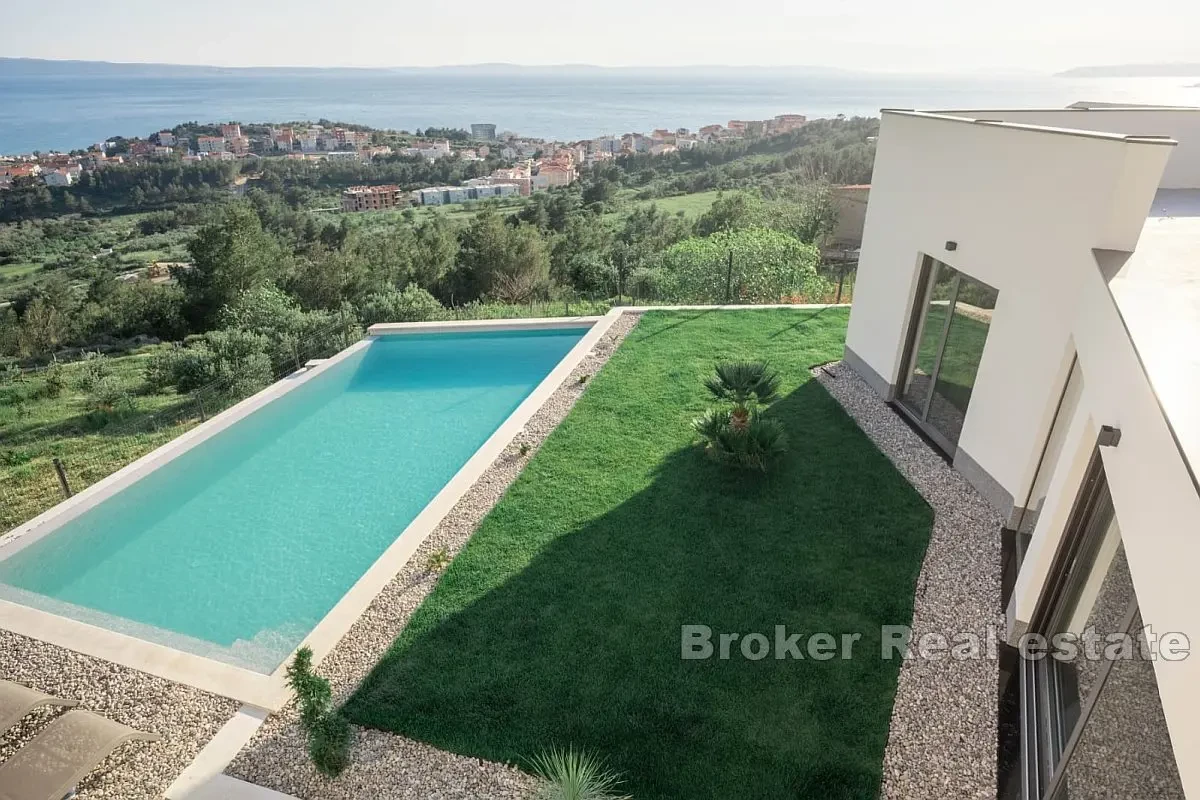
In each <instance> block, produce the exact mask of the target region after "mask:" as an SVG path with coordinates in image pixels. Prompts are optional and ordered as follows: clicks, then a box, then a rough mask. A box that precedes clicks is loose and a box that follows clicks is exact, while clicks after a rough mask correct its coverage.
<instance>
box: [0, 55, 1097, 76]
mask: <svg viewBox="0 0 1200 800" xmlns="http://www.w3.org/2000/svg"><path fill="white" fill-rule="evenodd" d="M5 61H10V62H11V61H27V62H43V63H47V64H104V65H108V66H117V67H184V68H192V69H214V70H252V69H263V70H267V69H274V70H356V71H372V72H388V71H397V70H455V69H463V70H483V69H527V70H553V69H577V70H702V69H729V70H764V71H766V70H812V71H823V72H841V73H850V74H855V73H857V74H865V75H923V74H930V75H947V74H954V73H955V71H950V70H943V69H934V68H928V67H927V68H912V69H907V70H883V69H867V68H862V67H843V66H832V65H828V64H700V63H697V64H591V63H585V62H566V63H556V64H521V63H517V62H511V61H480V62H472V63H467V64H392V65H386V66H382V65H374V66H368V65H353V64H351V65H347V64H325V65H313V64H202V63H182V62H171V61H113V60H108V59H91V58H46V57H44V56H0V62H5ZM1105 66H1107V65H1105ZM1071 69H1074V68H1071ZM997 71H1002V72H1004V73H1008V74H1022V75H1042V76H1047V75H1049V76H1053V75H1055V74H1056V73H1057V72H1060V71H1061V70H1041V69H1027V68H1021V67H1015V66H1005V67H995V66H993V67H972V68H971V69H969V70H959V71H957V72H958V73H959V74H978V73H982V72H987V73H996V72H997Z"/></svg>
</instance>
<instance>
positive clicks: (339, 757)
mask: <svg viewBox="0 0 1200 800" xmlns="http://www.w3.org/2000/svg"><path fill="white" fill-rule="evenodd" d="M351 738H352V733H351V730H350V721H349V720H347V719H346V718H345V717H343V716H342V715H341V714H339V713H336V712H335V713H333V714H326V715H325V716H324V717H321V719H320V720H318V721H317V723H316V724H315V725H314V726H313V727H312V728H311V729H309V731H308V755H309V756H310V757H311V758H312V760H313V764H314V765H315V766H316V768H317V770H318V771H319V772H320V773H321V774H322V775H327V776H329V777H331V778H335V777H337V776H338V775H341V774H342V770H344V769H346V767H348V766H349V765H350V740H351Z"/></svg>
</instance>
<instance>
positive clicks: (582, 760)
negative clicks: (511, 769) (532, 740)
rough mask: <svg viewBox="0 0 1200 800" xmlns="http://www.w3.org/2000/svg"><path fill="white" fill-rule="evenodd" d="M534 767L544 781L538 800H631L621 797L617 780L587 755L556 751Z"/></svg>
mask: <svg viewBox="0 0 1200 800" xmlns="http://www.w3.org/2000/svg"><path fill="white" fill-rule="evenodd" d="M530 766H531V767H532V769H533V772H534V774H536V775H537V776H538V777H539V778H540V779H541V785H540V786H539V787H538V791H537V795H536V797H537V798H538V800H630V799H629V797H628V796H626V795H618V794H617V787H618V786H620V780H619V779H618V778H617V776H616V775H615V774H614V773H612V772H610V771H609V770H607V769H605V767H604V764H603V763H602V762H601V761H600V760H599V759H597V758H595V757H594V756H590V755H588V754H586V753H583V752H579V751H576V750H573V749H569V748H568V749H567V750H558V749H552V750H549V751H547V752H545V753H541V754H539V755H537V756H535V757H534V758H532V759H530Z"/></svg>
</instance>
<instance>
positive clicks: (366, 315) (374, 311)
mask: <svg viewBox="0 0 1200 800" xmlns="http://www.w3.org/2000/svg"><path fill="white" fill-rule="evenodd" d="M358 316H359V319H361V320H362V323H363V325H374V324H376V323H378V322H428V321H429V320H435V319H443V318H444V317H445V316H446V309H445V308H443V307H442V304H441V303H439V302H438V301H437V298H435V297H434V296H433V295H431V294H430V293H429V292H427V291H425V290H424V289H422V288H420V287H419V286H416V285H415V284H411V283H410V284H409V285H408V286H406V287H404V291H402V292H401V291H397V290H396V289H393V288H389V289H387V290H386V291H383V292H375V293H374V294H370V295H367V297H366V298H365V299H364V300H363V302H362V304H361V305H360V306H359V309H358Z"/></svg>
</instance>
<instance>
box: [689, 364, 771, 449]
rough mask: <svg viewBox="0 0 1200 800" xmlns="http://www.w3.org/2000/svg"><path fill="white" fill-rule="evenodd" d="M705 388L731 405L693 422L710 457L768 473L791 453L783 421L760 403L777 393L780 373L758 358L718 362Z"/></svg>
mask: <svg viewBox="0 0 1200 800" xmlns="http://www.w3.org/2000/svg"><path fill="white" fill-rule="evenodd" d="M704 387H705V388H706V389H707V390H708V392H709V394H711V395H712V396H713V397H714V398H715V399H716V400H719V401H722V402H724V403H728V404H729V406H728V407H723V408H713V409H710V410H709V411H707V412H706V413H705V414H704V415H703V416H701V417H699V418H697V419H695V420H693V422H692V428H693V430H695V431H696V433H697V434H699V435H700V438H701V440H702V441H703V442H704V452H705V453H706V454H708V456H709V457H710V458H712V459H714V460H716V461H718V462H720V463H722V464H728V465H730V466H734V467H739V468H741V469H757V470H760V471H763V472H765V471H766V470H767V468H768V466H770V464H771V462H772V461H773V460H775V459H776V458H778V457H779V456H781V455H783V454H784V453H786V452H787V434H786V433H785V432H784V430H783V426H782V425H781V424H780V423H779V422H778V421H777V420H774V419H770V418H768V417H764V416H763V415H762V412H761V408H760V407H762V406H766V405H768V404H769V403H772V402H774V401H775V400H776V398H778V396H779V373H777V372H775V371H774V370H772V369H771V368H770V367H768V366H767V365H766V364H764V363H762V362H760V361H732V362H724V363H721V364H717V365H716V367H715V368H714V375H713V376H712V377H710V378H708V379H706V380H705V381H704Z"/></svg>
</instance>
